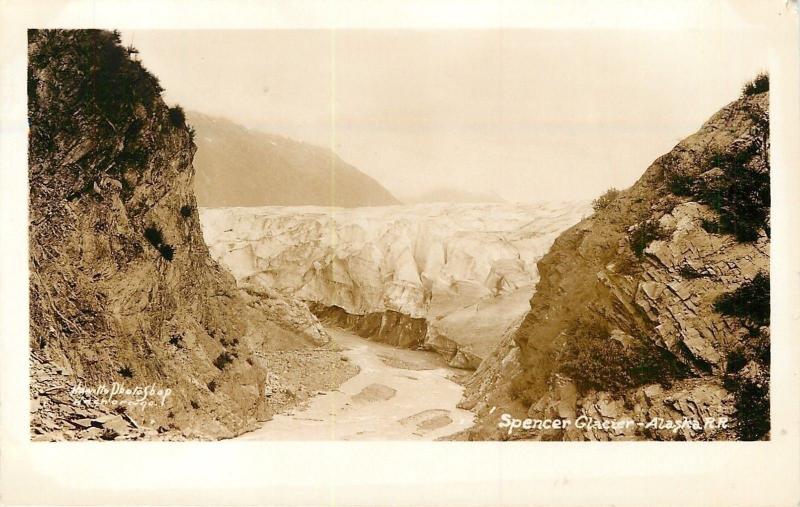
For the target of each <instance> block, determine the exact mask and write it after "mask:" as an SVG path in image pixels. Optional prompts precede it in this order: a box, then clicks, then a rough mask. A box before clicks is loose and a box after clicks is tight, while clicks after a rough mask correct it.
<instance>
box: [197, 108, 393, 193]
mask: <svg viewBox="0 0 800 507" xmlns="http://www.w3.org/2000/svg"><path fill="white" fill-rule="evenodd" d="M187 117H188V122H189V123H190V124H191V125H192V127H193V128H194V129H195V131H196V132H197V135H196V137H195V143H196V144H197V154H196V155H195V159H194V166H195V170H196V171H197V174H196V177H195V184H194V185H195V193H196V195H197V202H198V204H199V205H200V206H203V207H219V206H268V205H271V206H297V205H318V206H341V207H345V208H354V207H359V206H381V205H386V204H397V203H398V201H397V199H395V198H394V197H393V196H392V194H390V193H389V191H388V190H386V189H385V188H383V187H382V186H381V185H380V183H378V182H377V181H375V180H374V179H373V178H371V177H369V176H367V175H366V174H364V173H362V172H361V171H359V170H358V169H356V168H355V167H353V166H351V165H349V164H347V163H345V162H344V161H342V159H340V158H339V157H338V156H336V154H334V153H333V152H331V150H329V149H327V148H322V147H319V146H313V145H311V144H307V143H303V142H299V141H294V140H291V139H288V138H286V137H282V136H277V135H272V134H266V133H263V132H258V131H255V130H250V129H247V128H245V127H242V126H241V125H237V124H235V123H233V122H231V121H228V120H225V119H222V118H214V117H211V116H206V115H204V114H201V113H196V112H189V113H188V115H187Z"/></svg>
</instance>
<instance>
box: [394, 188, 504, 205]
mask: <svg viewBox="0 0 800 507" xmlns="http://www.w3.org/2000/svg"><path fill="white" fill-rule="evenodd" d="M401 197H403V196H401ZM403 200H404V201H405V202H407V203H409V204H422V203H426V202H453V203H484V202H500V203H503V202H506V200H505V199H503V198H502V197H500V196H499V195H497V194H496V193H494V192H469V191H466V190H458V189H454V188H444V187H438V188H434V189H432V190H429V191H427V192H425V193H422V194H420V195H418V196H409V197H403Z"/></svg>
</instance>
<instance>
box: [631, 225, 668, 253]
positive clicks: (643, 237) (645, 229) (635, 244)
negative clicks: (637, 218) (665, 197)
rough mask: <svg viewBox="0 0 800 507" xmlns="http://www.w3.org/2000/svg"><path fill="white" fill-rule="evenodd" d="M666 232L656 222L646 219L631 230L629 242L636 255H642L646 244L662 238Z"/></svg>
mask: <svg viewBox="0 0 800 507" xmlns="http://www.w3.org/2000/svg"><path fill="white" fill-rule="evenodd" d="M665 237H666V233H665V232H664V231H663V230H662V229H661V227H660V226H659V224H658V222H656V221H654V220H647V221H645V222H642V223H641V224H639V225H638V226H636V228H635V229H634V230H633V232H631V235H630V244H631V248H632V249H633V252H634V253H635V254H636V256H637V257H639V258H641V257H643V256H644V251H645V249H646V248H647V246H648V245H649V244H650V243H652V242H653V241H655V240H657V239H664V238H665Z"/></svg>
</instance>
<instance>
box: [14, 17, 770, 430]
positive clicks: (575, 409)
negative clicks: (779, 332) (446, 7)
mask: <svg viewBox="0 0 800 507" xmlns="http://www.w3.org/2000/svg"><path fill="white" fill-rule="evenodd" d="M27 56H28V61H27V68H28V75H27V88H28V122H29V129H30V131H29V148H28V161H29V174H28V176H29V246H30V261H29V269H30V303H29V304H30V403H31V408H30V414H31V420H30V436H31V439H33V440H35V441H61V440H108V441H111V440H220V439H245V440H433V441H442V440H459V441H474V440H539V441H540V440H547V441H626V440H683V441H696V440H768V439H770V430H771V426H770V202H771V201H770V114H769V110H770V107H769V104H770V99H769V88H770V76H769V68H768V63H769V62H768V58H767V51H766V49H765V47H764V45H763V44H762V42H761V41H760V40H759V39H758V38H757V37H756V36H752V35H751V34H748V33H736V32H732V31H729V32H724V33H721V34H719V36H718V37H716V38H708V37H703V36H701V35H698V34H692V33H686V34H681V36H680V37H678V36H673V35H671V34H663V33H650V32H635V31H604V32H591V33H586V32H578V31H575V32H570V31H546V30H524V29H520V30H413V31H403V30H356V29H353V30H337V31H335V32H333V31H329V30H238V31H237V30H113V29H112V30H101V29H35V28H34V29H30V30H29V31H28V55H27Z"/></svg>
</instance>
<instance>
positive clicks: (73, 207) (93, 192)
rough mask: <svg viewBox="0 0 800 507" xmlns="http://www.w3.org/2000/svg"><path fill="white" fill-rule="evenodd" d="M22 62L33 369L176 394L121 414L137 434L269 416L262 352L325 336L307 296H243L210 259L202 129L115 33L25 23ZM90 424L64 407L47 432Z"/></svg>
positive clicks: (39, 388)
mask: <svg viewBox="0 0 800 507" xmlns="http://www.w3.org/2000/svg"><path fill="white" fill-rule="evenodd" d="M28 56H29V66H28V91H29V121H30V145H29V164H30V165H29V179H30V231H29V232H30V344H31V348H32V349H33V351H34V355H33V356H32V357H31V364H32V369H33V370H35V371H38V370H41V367H42V365H52V366H53V369H52V370H51V371H49V373H48V376H47V377H46V378H47V379H48V382H56V380H54V379H53V375H56V374H58V375H63V376H64V378H63V379H61V380H59V381H58V382H61V384H64V383H66V384H67V385H74V384H75V383H76V382H82V383H86V384H87V385H89V386H98V385H101V384H106V385H109V384H111V383H113V382H118V383H125V384H127V385H129V386H133V385H138V386H149V385H156V386H158V387H159V388H169V389H170V390H171V395H170V396H169V398H168V399H167V400H166V402H165V403H164V404H163V405H162V404H160V403H159V404H156V405H155V406H153V407H148V408H147V410H145V411H143V412H141V413H133V412H131V411H129V412H128V413H129V414H130V417H132V418H134V419H137V420H138V421H137V423H138V424H140V425H141V426H144V427H150V428H159V427H163V428H167V429H168V430H169V431H173V432H176V433H179V434H180V435H182V436H184V437H208V438H216V437H226V436H232V435H235V434H237V433H240V432H242V431H245V430H248V429H252V428H253V427H254V426H255V424H256V423H257V422H258V421H259V420H264V419H266V418H268V417H269V416H270V414H271V413H272V412H273V411H274V406H273V405H272V401H271V400H270V399H269V398H268V397H267V396H266V395H265V388H264V386H265V382H266V380H267V370H266V360H265V359H264V357H263V355H260V352H261V351H264V352H267V351H271V350H278V349H287V348H290V349H297V348H310V347H313V346H316V345H319V344H321V343H323V342H325V341H327V340H328V337H327V334H326V333H325V332H324V330H322V329H321V328H320V327H319V322H318V321H317V320H316V318H315V317H313V315H311V314H310V313H309V312H308V311H307V310H306V309H305V306H304V305H302V304H297V303H293V302H292V301H291V300H288V299H286V298H280V297H278V296H277V295H275V294H268V295H264V294H255V293H253V294H250V293H244V292H242V291H240V290H239V289H238V288H237V287H236V285H235V281H234V279H233V278H232V277H231V276H230V274H228V273H226V272H225V271H224V270H223V269H221V268H220V267H219V266H218V265H217V263H216V262H214V261H213V260H212V259H211V258H210V257H209V254H208V249H207V247H206V245H205V243H204V242H203V236H202V233H201V231H200V224H199V219H198V213H197V206H196V202H195V197H194V194H193V190H192V179H193V176H194V170H193V168H192V156H193V154H194V151H195V146H194V144H193V141H192V138H193V132H192V130H191V128H190V127H188V126H187V125H186V123H185V121H184V116H183V113H182V111H181V110H180V109H179V108H168V107H167V105H165V104H164V102H163V100H162V99H161V96H160V92H161V87H160V86H159V84H158V80H157V79H156V78H155V77H154V76H153V75H151V74H149V73H148V72H147V71H146V70H145V69H144V68H143V67H142V64H141V63H140V62H139V61H138V60H136V55H135V51H134V50H132V49H131V48H123V47H122V46H121V45H120V44H119V36H118V34H116V33H110V32H106V31H99V30H31V31H30V32H29V46H28ZM304 312H305V313H304ZM54 372H55V373H54ZM42 378H45V377H40V376H37V375H36V374H34V375H33V376H32V385H31V392H32V397H33V401H34V402H35V403H36V407H37V411H38V415H36V414H34V417H33V419H34V421H36V420H43V419H47V418H48V417H51V416H52V414H50V413H48V412H47V410H48V409H47V407H48V406H50V405H51V404H50V403H49V402H47V399H46V398H47V397H48V396H51V395H52V393H53V392H56V391H58V390H56V391H53V390H50V388H49V387H48V385H47V383H46V382H40V380H41V379H42ZM61 384H59V385H61ZM62 387H63V385H62ZM62 390H63V389H62ZM62 394H63V393H62ZM81 410H83V409H81ZM37 418H38V419H37ZM85 418H86V417H83V416H82V415H81V414H79V413H75V412H73V413H70V414H66V413H65V414H64V417H59V418H57V419H58V420H57V423H58V424H59V425H60V426H61V428H56V427H51V426H52V425H51V426H47V427H46V430H47V431H56V432H62V433H60V434H63V432H68V433H69V432H71V431H74V429H75V428H74V420H77V419H85ZM44 427H45V426H41V427H40V428H39V431H38V433H37V432H36V430H35V428H34V432H35V433H36V434H37V435H38V437H37V438H48V435H47V431H45V430H42V428H44ZM100 429H103V428H100ZM95 433H96V432H95ZM117 433H118V434H120V435H123V434H127V432H123V431H117ZM110 434H111V433H110V432H107V433H106V434H105V435H106V437H107V436H108V435H110ZM73 436H74V437H75V438H81V437H82V434H79V435H73ZM67 438H70V437H67Z"/></svg>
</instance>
